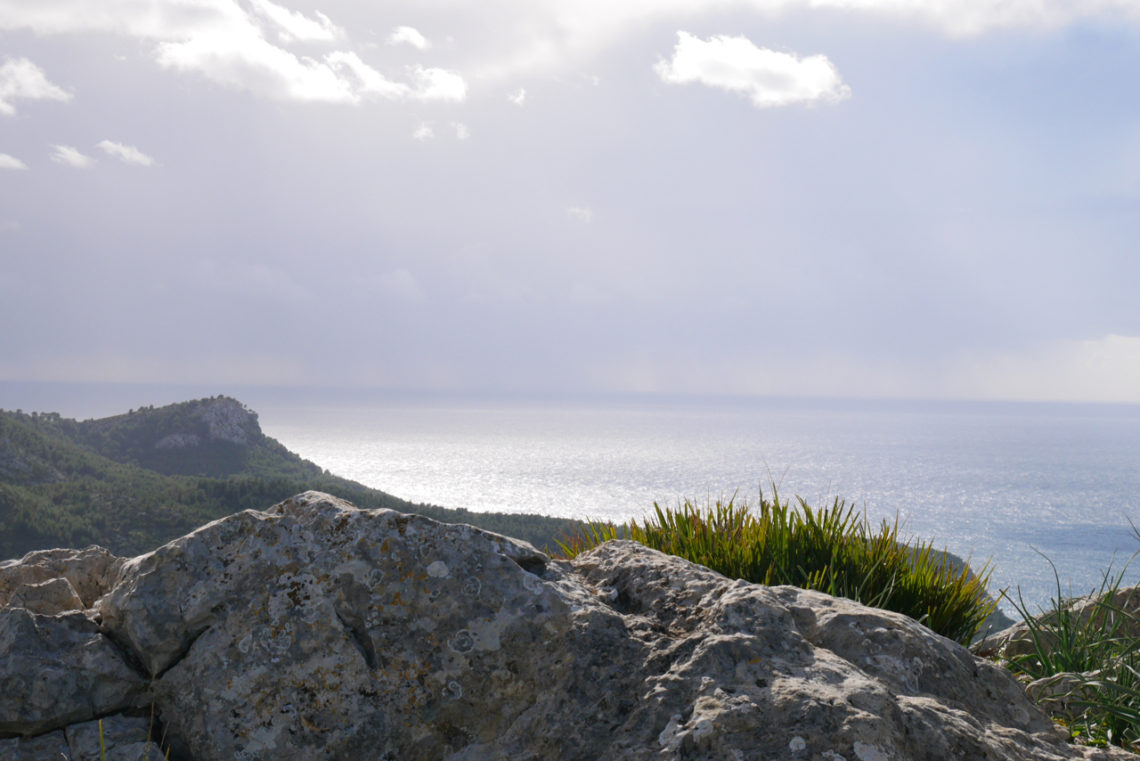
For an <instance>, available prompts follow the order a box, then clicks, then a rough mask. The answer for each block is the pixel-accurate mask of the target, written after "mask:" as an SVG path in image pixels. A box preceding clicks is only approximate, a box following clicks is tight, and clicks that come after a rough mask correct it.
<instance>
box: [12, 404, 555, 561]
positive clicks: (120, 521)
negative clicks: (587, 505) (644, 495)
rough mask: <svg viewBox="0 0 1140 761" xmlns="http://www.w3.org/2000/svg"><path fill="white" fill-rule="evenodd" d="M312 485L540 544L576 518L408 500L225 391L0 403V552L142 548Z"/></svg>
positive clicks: (132, 551) (140, 550) (127, 552)
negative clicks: (299, 442)
mask: <svg viewBox="0 0 1140 761" xmlns="http://www.w3.org/2000/svg"><path fill="white" fill-rule="evenodd" d="M308 489H319V490H321V491H325V492H328V493H330V494H334V495H336V496H339V497H342V498H344V499H348V500H351V501H352V502H354V503H355V504H357V505H359V506H360V507H366V508H375V507H384V508H390V509H393V510H399V511H401V512H410V513H419V514H421V515H426V516H428V517H431V518H435V519H437V520H443V521H447V522H451V523H455V522H462V523H471V524H473V525H477V526H480V527H482V528H486V529H489V530H492V531H497V532H499V533H505V534H510V535H511V536H515V537H518V538H521V539H526V540H527V541H530V542H532V543H534V544H536V545H537V546H539V547H543V546H553V545H554V541H555V540H556V539H558V538H560V537H562V536H563V535H565V534H567V533H569V532H571V531H572V530H573V529H574V527H575V526H576V525H577V524H576V522H574V521H570V520H567V519H561V518H548V517H545V516H537V515H511V514H504V513H474V512H470V511H468V510H464V509H448V508H443V507H437V506H434V505H426V504H414V503H411V502H408V501H405V500H402V499H400V498H398V497H395V496H393V495H391V494H388V493H386V492H383V491H380V490H377V489H370V488H368V487H366V486H364V485H362V484H359V483H357V482H355V481H350V480H348V479H345V478H341V477H339V476H336V475H333V474H331V473H329V472H328V471H327V470H324V469H323V468H321V467H320V466H319V465H317V464H315V463H313V462H310V461H308V460H305V459H303V458H301V457H300V456H298V455H297V454H295V453H293V452H290V451H289V450H288V449H286V448H285V447H284V446H283V445H282V444H281V443H280V442H278V441H277V440H276V439H273V438H271V437H269V436H266V435H265V434H264V433H263V432H262V431H261V426H260V424H259V423H258V417H257V413H255V412H254V411H253V410H251V409H249V408H248V407H246V406H245V405H244V404H242V403H241V402H240V401H238V400H237V399H234V398H232V397H228V396H214V397H210V398H205V399H195V400H191V401H187V402H180V403H177V404H170V405H166V406H163V407H142V408H139V409H132V410H129V411H128V412H126V413H123V414H120V415H114V416H111V417H106V418H100V419H95V420H84V421H77V420H73V419H70V418H64V417H61V416H60V415H59V414H58V413H54V412H48V413H39V412H32V413H24V412H20V411H17V412H11V411H5V410H0V559H4V558H14V557H20V556H22V555H24V554H25V553H27V552H31V551H33V550H40V549H48V548H53V547H81V546H85V545H87V544H98V545H101V546H103V547H106V548H108V549H110V550H111V551H112V552H115V553H117V554H125V555H131V554H140V553H143V552H147V551H149V550H152V549H154V548H156V547H158V546H159V545H161V544H163V543H165V542H167V541H169V540H171V539H174V538H176V537H178V536H181V535H182V534H185V533H187V532H188V531H191V530H193V529H195V528H197V527H198V526H200V525H201V524H203V523H205V522H208V521H211V520H214V519H217V518H221V517H224V516H226V515H229V514H231V513H234V512H238V511H240V510H244V509H247V508H252V509H261V508H262V507H264V506H265V505H267V504H273V503H275V502H278V501H281V500H283V499H286V498H287V497H289V496H291V495H293V494H297V493H299V492H302V491H305V490H308Z"/></svg>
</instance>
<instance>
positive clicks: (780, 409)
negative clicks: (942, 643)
mask: <svg viewBox="0 0 1140 761" xmlns="http://www.w3.org/2000/svg"><path fill="white" fill-rule="evenodd" d="M14 390H15V387H14V386H13V385H12V384H7V385H6V386H5V385H3V384H0V407H4V408H7V409H13V408H14V406H15V405H12V404H11V401H10V399H9V397H12V395H13V391H14ZM121 391H122V390H121V389H120V390H119V392H121ZM196 391H197V389H194V390H193V391H191V390H190V389H186V390H182V391H177V390H173V391H172V390H165V391H157V390H151V391H150V392H149V397H147V396H145V395H143V394H142V393H141V392H138V393H136V394H135V397H134V398H135V399H136V400H137V401H135V402H134V403H133V404H130V405H127V407H130V406H139V405H140V404H142V403H153V404H161V403H165V402H171V401H179V400H181V399H188V398H195V396H207V395H212V394H213V393H219V392H221V393H228V394H230V395H232V396H235V397H237V398H239V399H241V400H242V401H243V402H245V403H246V404H247V405H248V406H249V407H251V408H252V409H253V410H254V411H256V412H257V413H258V415H259V420H260V423H261V427H262V429H263V431H264V432H265V433H266V434H267V435H269V436H272V437H274V438H276V439H277V440H279V441H280V442H281V443H282V444H284V445H285V446H286V447H287V448H289V449H290V450H292V451H294V452H296V453H298V454H300V455H301V456H302V457H304V458H306V459H309V460H312V461H313V462H315V463H317V464H319V465H320V466H321V467H323V468H325V469H327V470H329V471H330V472H332V473H335V474H337V475H340V476H344V477H346V478H350V479H353V480H356V481H359V482H361V483H363V484H365V485H367V486H370V487H374V488H377V489H382V490H384V491H386V492H389V493H391V494H394V495H396V496H398V497H401V498H403V499H407V500H410V501H412V502H417V503H430V504H436V505H442V506H446V507H465V508H468V509H470V510H473V511H497V512H508V513H540V514H545V515H554V516H563V517H571V518H579V519H586V518H589V519H601V520H612V521H627V520H630V519H642V518H644V517H645V516H647V515H648V514H650V513H651V512H652V511H653V508H654V504H655V503H656V504H660V505H663V506H665V505H668V506H675V505H677V504H678V503H679V501H680V500H682V499H689V500H692V501H694V502H696V503H698V504H701V505H703V504H705V503H707V502H710V501H716V500H717V499H728V498H735V499H736V500H737V501H738V502H739V501H748V502H755V501H756V500H757V498H759V497H760V496H763V497H771V496H772V495H773V493H777V492H778V494H779V496H780V498H781V499H784V498H796V497H802V498H803V499H805V500H806V501H807V502H808V503H809V504H810V505H812V506H821V505H828V504H831V503H832V502H833V501H834V500H835V499H837V498H838V499H842V500H844V501H845V502H846V503H848V504H851V505H854V506H855V508H856V509H857V510H858V511H860V512H861V513H865V514H866V516H867V517H868V518H869V519H870V520H871V521H873V522H874V523H875V524H878V523H880V522H882V521H888V522H891V523H894V522H896V521H897V522H898V524H899V526H900V529H901V534H902V536H903V537H904V538H907V539H911V540H914V541H921V542H930V543H933V544H934V545H935V547H936V548H937V549H946V550H949V551H950V552H952V553H954V554H956V555H959V556H961V557H963V558H965V559H968V560H970V561H971V564H972V565H973V566H974V567H975V568H982V567H988V568H989V569H990V570H991V572H992V575H991V584H990V588H991V591H992V592H994V594H995V595H997V594H999V593H1001V592H1004V593H1005V595H1006V596H1005V598H1004V599H1003V600H1002V602H1001V607H1002V608H1003V609H1004V610H1005V611H1006V612H1007V613H1011V614H1012V613H1014V603H1019V604H1023V605H1024V606H1026V607H1028V608H1029V610H1031V611H1036V610H1038V609H1039V608H1045V607H1048V605H1049V604H1050V602H1051V601H1052V600H1053V599H1054V598H1056V597H1057V596H1058V595H1060V596H1064V597H1069V596H1076V595H1082V594H1087V593H1089V592H1091V591H1093V590H1094V589H1097V588H1098V587H1099V586H1100V585H1101V584H1102V583H1103V581H1104V580H1105V577H1106V574H1107V575H1109V576H1110V577H1112V578H1115V577H1116V575H1117V574H1122V578H1123V583H1125V584H1134V583H1137V582H1138V580H1140V559H1137V561H1136V563H1131V558H1132V555H1133V554H1134V553H1136V552H1137V551H1138V550H1140V537H1138V534H1137V529H1140V504H1138V503H1137V501H1136V500H1137V495H1140V406H1138V405H1097V404H1063V403H1023V402H947V401H935V402H921V401H883V400H874V401H868V400H821V399H787V398H737V397H733V398H723V397H699V396H662V395H622V396H600V395H590V396H582V395H579V396H570V395H566V396H533V395H530V396H523V395H489V394H485V395H463V394H445V393H438V394H436V393H377V392H367V391H346V390H329V389H323V390H305V389H266V388H258V387H247V388H242V389H237V390H225V389H221V390H213V391H209V392H205V393H194V392H196ZM36 393H37V394H39V395H40V401H41V402H46V401H47V400H48V399H49V398H50V394H49V390H48V389H45V388H39V387H38V388H37V389H36ZM163 393H165V394H167V397H166V398H165V401H164V398H163V397H162V394H163ZM178 393H182V394H184V396H182V397H178V396H175V395H174V394H178ZM27 396H28V395H27V394H25V395H24V397H23V398H25V399H26V398H27ZM112 397H115V394H114V393H112V392H110V391H105V392H104V394H103V395H102V396H99V395H97V394H89V395H88V397H86V401H85V404H86V409H87V410H88V412H82V411H78V407H79V406H83V405H75V404H74V403H73V408H72V409H73V410H74V411H72V412H70V413H69V410H68V408H67V407H66V405H63V407H64V408H63V409H51V408H50V406H47V407H45V406H42V404H41V406H38V407H35V406H30V405H29V404H25V405H24V409H25V410H30V409H39V410H41V411H58V412H61V414H64V415H66V416H69V417H80V418H83V417H94V416H99V415H100V414H114V413H116V412H122V411H125V410H126V408H127V407H124V408H123V409H108V407H109V406H110V405H112V404H114V403H116V401H117V399H116V401H112ZM141 397H145V398H141ZM156 400H157V401H156ZM92 410H97V412H96V414H89V412H90V411H92ZM1134 525H1135V527H1134Z"/></svg>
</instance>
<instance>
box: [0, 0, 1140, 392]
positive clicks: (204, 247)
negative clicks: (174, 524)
mask: <svg viewBox="0 0 1140 761" xmlns="http://www.w3.org/2000/svg"><path fill="white" fill-rule="evenodd" d="M1138 72H1140V1H1138V0H1006V1H1005V2H1000V3H998V2H983V1H981V0H625V1H624V2H612V1H606V2H603V1H601V0H528V2H525V3H519V2H513V1H512V2H503V1H502V0H483V1H481V2H478V3H475V2H456V1H455V0H416V1H415V2H410V1H408V0H387V1H386V2H383V3H363V2H360V0H351V1H350V0H279V1H278V0H100V2H98V3H92V2H90V0H36V1H35V2H27V0H0V265H2V266H0V325H2V326H3V330H2V331H0V381H3V382H32V383H38V382H44V383H47V382H58V381H67V382H88V381H90V382H101V383H108V382H111V383H115V382H137V383H195V384H207V385H209V384H215V385H216V386H217V390H218V392H224V391H225V390H226V388H227V385H229V384H244V385H248V384H266V385H279V386H309V385H312V386H324V387H339V386H344V387H349V386H351V387H371V388H380V389H417V390H436V389H438V390H476V391H498V392H548V391H549V392H561V391H568V392H578V391H582V392H627V391H633V392H670V393H701V394H765V395H795V396H823V397H856V398H859V397H870V398H930V399H1024V400H1063V401H1115V402H1132V403H1135V402H1140V298H1138V294H1140V251H1137V248H1138V247H1137V242H1140V214H1138V212H1140V97H1138V96H1140V80H1138V77H1137V73H1138ZM13 406H14V405H13Z"/></svg>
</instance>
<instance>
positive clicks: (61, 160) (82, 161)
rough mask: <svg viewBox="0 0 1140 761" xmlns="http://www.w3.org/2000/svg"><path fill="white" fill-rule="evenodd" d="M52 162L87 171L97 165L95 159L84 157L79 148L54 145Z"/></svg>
mask: <svg viewBox="0 0 1140 761" xmlns="http://www.w3.org/2000/svg"><path fill="white" fill-rule="evenodd" d="M51 160H52V161H54V162H55V163H57V164H63V165H64V166H69V167H72V168H74V169H87V168H88V167H90V166H92V165H93V164H94V163H95V159H93V158H91V157H90V156H84V155H83V154H82V153H80V152H79V149H78V148H75V147H74V146H71V145H53V146H52V153H51Z"/></svg>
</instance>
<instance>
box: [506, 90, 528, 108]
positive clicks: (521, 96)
mask: <svg viewBox="0 0 1140 761" xmlns="http://www.w3.org/2000/svg"><path fill="white" fill-rule="evenodd" d="M507 100H509V101H510V102H511V103H514V104H515V105H516V106H521V105H523V104H524V103H526V89H525V88H522V87H520V88H519V89H518V90H516V91H515V92H513V93H511V94H510V95H508V96H507Z"/></svg>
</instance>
